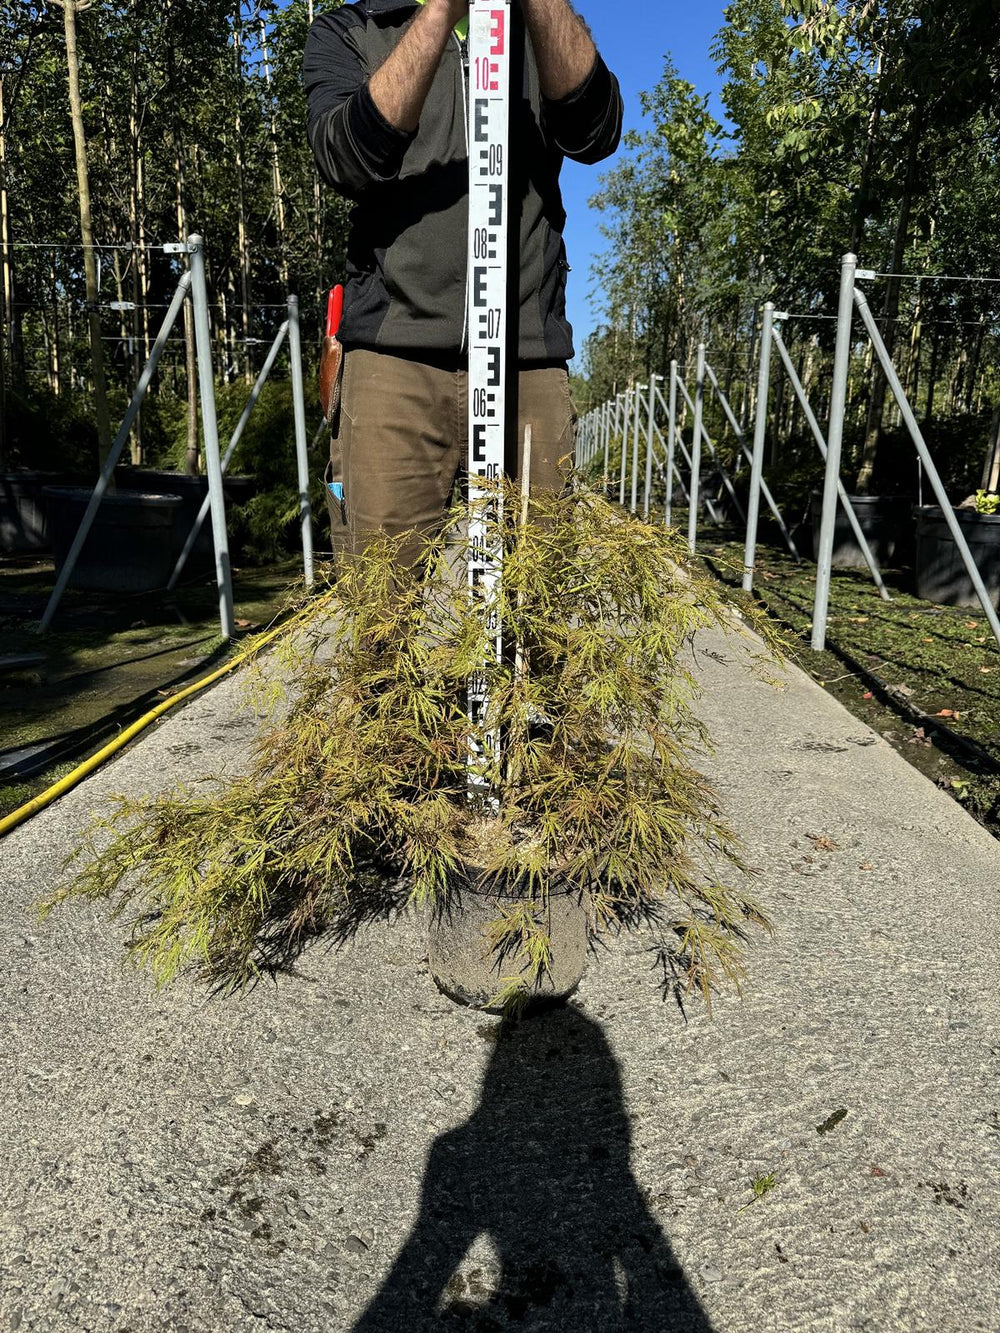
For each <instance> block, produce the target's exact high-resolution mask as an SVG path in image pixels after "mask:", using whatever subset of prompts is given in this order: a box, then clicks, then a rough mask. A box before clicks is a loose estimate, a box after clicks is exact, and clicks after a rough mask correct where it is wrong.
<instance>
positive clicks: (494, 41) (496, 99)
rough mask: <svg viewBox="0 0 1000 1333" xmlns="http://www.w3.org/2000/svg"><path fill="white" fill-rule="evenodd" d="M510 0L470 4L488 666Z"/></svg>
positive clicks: (488, 749) (479, 592)
mask: <svg viewBox="0 0 1000 1333" xmlns="http://www.w3.org/2000/svg"><path fill="white" fill-rule="evenodd" d="M510 24H511V6H510V0H471V3H470V5H469V38H468V41H469V47H468V49H469V97H468V116H469V126H468V130H469V137H468V143H469V259H468V304H467V313H466V321H467V330H468V350H469V503H470V519H469V586H470V588H471V589H472V592H473V594H474V596H476V597H477V598H480V599H481V601H482V607H483V614H484V615H485V617H486V624H487V630H488V638H489V647H488V657H487V660H486V661H484V663H483V666H484V668H486V669H488V668H490V667H492V666H493V665H494V664H496V663H499V662H500V661H501V660H502V658H503V627H502V625H501V623H500V612H499V589H500V579H501V575H502V573H503V535H502V532H501V518H502V514H501V512H500V506H501V505H502V501H503V496H502V491H501V490H500V483H501V480H502V478H503V475H504V457H505V449H506V440H507V402H506V389H507V372H508V364H507V358H508V348H507V319H508V310H507V302H508V253H509V252H508V237H509V233H510V207H511V199H510V191H509V189H508V183H509V163H508V150H509V146H510V48H511V30H510ZM489 713H490V699H489V692H488V688H487V676H486V674H485V672H484V673H482V674H477V675H475V676H473V678H472V679H471V680H470V682H469V717H470V720H471V721H472V723H473V725H474V726H479V725H481V724H482V723H483V721H484V720H487V721H488V719H489ZM499 749H500V736H499V734H498V733H497V732H496V731H493V732H490V733H488V734H487V735H486V736H485V738H484V744H483V746H482V748H480V746H479V745H478V744H474V745H473V746H472V748H471V751H470V755H469V782H470V790H471V791H472V792H474V793H476V794H479V795H483V796H487V797H488V795H489V792H488V783H487V781H486V779H485V768H486V767H487V766H488V765H489V764H490V763H491V762H495V761H496V760H497V759H498V757H499Z"/></svg>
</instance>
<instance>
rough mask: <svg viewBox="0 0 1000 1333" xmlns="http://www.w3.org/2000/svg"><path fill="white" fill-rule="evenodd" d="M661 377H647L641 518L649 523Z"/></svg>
mask: <svg viewBox="0 0 1000 1333" xmlns="http://www.w3.org/2000/svg"><path fill="white" fill-rule="evenodd" d="M662 378H663V376H662V375H650V377H649V403H648V404H647V409H648V412H649V416H648V418H647V421H646V490H645V494H644V496H643V501H642V516H643V518H644V519H645V520H646V522H647V523H648V522H649V500H650V495H651V493H652V490H653V428H654V426H655V425H656V381H657V380H659V379H662Z"/></svg>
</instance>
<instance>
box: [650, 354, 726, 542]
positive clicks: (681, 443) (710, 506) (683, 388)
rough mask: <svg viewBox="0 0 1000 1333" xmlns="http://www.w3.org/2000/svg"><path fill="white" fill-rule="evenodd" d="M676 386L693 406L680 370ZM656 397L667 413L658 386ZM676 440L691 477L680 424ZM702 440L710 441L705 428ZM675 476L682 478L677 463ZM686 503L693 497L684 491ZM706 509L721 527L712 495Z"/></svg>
mask: <svg viewBox="0 0 1000 1333" xmlns="http://www.w3.org/2000/svg"><path fill="white" fill-rule="evenodd" d="M674 364H675V365H676V364H677V363H676V362H674ZM675 384H676V387H677V389H678V390H680V392H681V394H682V395H683V397H684V399H685V401H686V402H687V403H688V404H691V397H690V395H689V393H688V391H687V388H686V386H685V384H684V381H683V380H682V379H681V375H680V370H679V369H678V371H677V374H676V378H675ZM656 396H657V398H658V399H659V400H660V406H661V407H662V408H663V410H664V412H666V411H667V400H666V399H665V398H664V396H663V394H662V393H661V392H660V389H659V386H657V390H656ZM691 410H692V411H694V407H693V404H691ZM657 434H659V427H657ZM660 438H661V440H662V438H663V437H662V435H661V436H660ZM674 439H675V441H676V444H677V447H678V448H679V449H680V451H681V457H682V458H683V459H684V466H685V467H686V468H687V470H688V475H689V476H690V474H691V472H692V471H693V470H694V469H693V468H692V466H691V455H690V454H689V453H688V449H687V445H686V444H685V443H684V432H683V431H682V430H681V428H680V425H679V424H677V425H675V427H674ZM702 439H703V440H708V439H709V436H708V434H707V432H706V431H705V429H704V427H703V428H702ZM720 472H721V468H720ZM674 475H675V477H677V478H680V475H681V469H680V467H679V466H678V465H677V464H676V463H675V465H674ZM682 490H683V487H682ZM684 501H685V503H686V504H688V505H689V504H690V503H691V496H690V494H689V493H688V492H687V491H686V490H684ZM705 508H706V509H707V510H708V516H709V518H711V520H712V522H713V523H715V524H717V525H719V526H721V524H722V518H721V516H720V514H719V511H718V510H717V509H716V507H715V505H714V504H713V503H712V497H711V496H710V495H707V494H706V496H705Z"/></svg>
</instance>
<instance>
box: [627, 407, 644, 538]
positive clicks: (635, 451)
mask: <svg viewBox="0 0 1000 1333" xmlns="http://www.w3.org/2000/svg"><path fill="white" fill-rule="evenodd" d="M646 387H647V386H646V385H645V384H637V385H636V386H635V402H634V403H633V409H634V410H633V414H632V415H633V421H632V503H631V504H630V505H629V513H630V514H634V513H635V511H636V509H637V508H638V507H639V431H640V428H641V426H642V395H643V391H644V390H645V388H646Z"/></svg>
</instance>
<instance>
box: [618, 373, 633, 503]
mask: <svg viewBox="0 0 1000 1333" xmlns="http://www.w3.org/2000/svg"><path fill="white" fill-rule="evenodd" d="M631 415H632V390H631V389H626V390H625V403H624V411H623V413H622V475H621V481H620V484H619V487H618V503H619V504H620V505H621V507H622V508H623V509H624V508H625V473H626V469H627V464H628V423H629V421H630V420H631Z"/></svg>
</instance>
